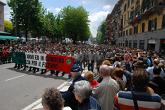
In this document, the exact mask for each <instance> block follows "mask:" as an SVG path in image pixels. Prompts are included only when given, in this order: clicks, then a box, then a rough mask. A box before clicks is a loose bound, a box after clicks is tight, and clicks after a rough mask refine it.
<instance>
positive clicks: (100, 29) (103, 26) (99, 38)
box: [96, 21, 107, 44]
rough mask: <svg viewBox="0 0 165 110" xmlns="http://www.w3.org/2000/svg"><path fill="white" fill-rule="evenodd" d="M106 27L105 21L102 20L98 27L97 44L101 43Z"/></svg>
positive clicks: (103, 39)
mask: <svg viewBox="0 0 165 110" xmlns="http://www.w3.org/2000/svg"><path fill="white" fill-rule="evenodd" d="M106 27H107V23H106V21H103V22H102V23H101V25H100V26H99V27H98V30H97V36H96V41H97V43H99V44H102V43H104V41H105V36H106Z"/></svg>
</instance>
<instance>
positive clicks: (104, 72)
mask: <svg viewBox="0 0 165 110" xmlns="http://www.w3.org/2000/svg"><path fill="white" fill-rule="evenodd" d="M112 69H113V68H112V67H109V66H107V65H101V66H100V75H101V76H103V77H104V76H108V75H110V73H111V72H112Z"/></svg>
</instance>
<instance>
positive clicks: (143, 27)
mask: <svg viewBox="0 0 165 110" xmlns="http://www.w3.org/2000/svg"><path fill="white" fill-rule="evenodd" d="M142 32H145V23H143V24H142Z"/></svg>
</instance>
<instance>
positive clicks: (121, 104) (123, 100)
mask: <svg viewBox="0 0 165 110" xmlns="http://www.w3.org/2000/svg"><path fill="white" fill-rule="evenodd" d="M135 96H136V98H137V103H138V107H139V110H160V109H161V98H160V96H159V95H157V94H153V95H149V94H147V93H137V92H135ZM114 104H115V110H134V102H133V100H132V93H131V91H120V92H119V93H118V94H117V96H115V98H114Z"/></svg>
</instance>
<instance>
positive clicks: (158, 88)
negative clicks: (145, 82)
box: [149, 76, 165, 96]
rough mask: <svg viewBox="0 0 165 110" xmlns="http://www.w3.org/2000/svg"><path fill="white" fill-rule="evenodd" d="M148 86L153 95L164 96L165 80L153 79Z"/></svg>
mask: <svg viewBox="0 0 165 110" xmlns="http://www.w3.org/2000/svg"><path fill="white" fill-rule="evenodd" d="M149 86H150V87H151V88H152V89H153V90H154V91H155V93H157V94H159V95H160V96H162V95H163V94H165V79H164V78H162V77H160V76H157V77H154V78H153V79H152V80H151V82H150V83H149Z"/></svg>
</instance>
